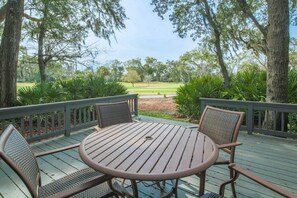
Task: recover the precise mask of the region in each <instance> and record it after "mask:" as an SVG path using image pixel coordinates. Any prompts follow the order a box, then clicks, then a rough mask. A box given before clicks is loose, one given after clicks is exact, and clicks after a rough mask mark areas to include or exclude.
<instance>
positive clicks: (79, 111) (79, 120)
mask: <svg viewBox="0 0 297 198" xmlns="http://www.w3.org/2000/svg"><path fill="white" fill-rule="evenodd" d="M81 123H82V119H81V108H79V109H78V124H81Z"/></svg>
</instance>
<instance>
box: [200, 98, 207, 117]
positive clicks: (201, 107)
mask: <svg viewBox="0 0 297 198" xmlns="http://www.w3.org/2000/svg"><path fill="white" fill-rule="evenodd" d="M200 101H201V102H200V114H202V112H203V111H204V109H205V106H206V103H205V101H204V100H203V99H202V100H200Z"/></svg>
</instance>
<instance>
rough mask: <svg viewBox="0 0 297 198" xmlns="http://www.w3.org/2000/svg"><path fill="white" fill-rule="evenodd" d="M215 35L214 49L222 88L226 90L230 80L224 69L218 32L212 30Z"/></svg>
mask: <svg viewBox="0 0 297 198" xmlns="http://www.w3.org/2000/svg"><path fill="white" fill-rule="evenodd" d="M214 34H215V38H216V39H215V47H216V54H217V58H218V61H219V65H220V67H221V72H222V75H223V78H224V87H225V88H228V87H229V86H230V78H229V75H228V70H227V68H226V64H225V62H224V58H223V53H222V48H221V37H220V32H219V31H218V30H214Z"/></svg>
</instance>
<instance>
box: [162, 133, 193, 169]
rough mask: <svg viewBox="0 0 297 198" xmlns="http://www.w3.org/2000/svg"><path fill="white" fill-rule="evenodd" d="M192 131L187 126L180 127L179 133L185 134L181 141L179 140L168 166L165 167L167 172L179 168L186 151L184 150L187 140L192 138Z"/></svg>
mask: <svg viewBox="0 0 297 198" xmlns="http://www.w3.org/2000/svg"><path fill="white" fill-rule="evenodd" d="M190 132H191V131H189V130H186V129H185V128H180V130H179V131H178V133H183V136H182V137H181V139H180V141H179V142H178V145H177V146H176V148H175V150H174V152H173V154H172V157H171V158H170V160H169V162H168V164H167V167H166V168H165V171H166V172H174V171H176V170H177V168H178V165H179V164H180V160H181V159H182V155H183V153H184V150H185V148H186V146H187V142H188V141H189V138H190V134H191V133H190Z"/></svg>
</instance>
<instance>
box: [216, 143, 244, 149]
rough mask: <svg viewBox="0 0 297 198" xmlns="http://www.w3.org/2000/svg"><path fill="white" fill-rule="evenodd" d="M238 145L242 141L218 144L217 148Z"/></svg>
mask: <svg viewBox="0 0 297 198" xmlns="http://www.w3.org/2000/svg"><path fill="white" fill-rule="evenodd" d="M239 145H242V143H241V142H232V143H228V144H219V145H218V148H219V149H223V148H228V147H234V146H239Z"/></svg>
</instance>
